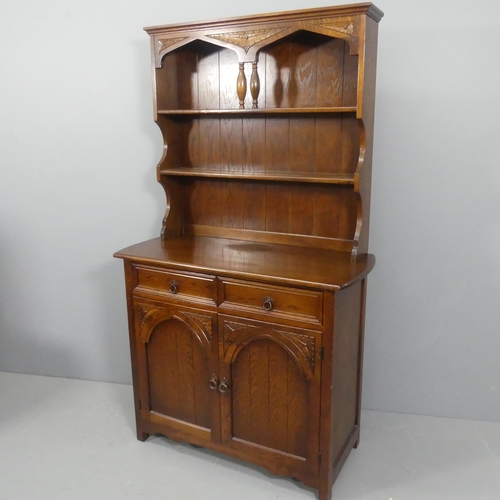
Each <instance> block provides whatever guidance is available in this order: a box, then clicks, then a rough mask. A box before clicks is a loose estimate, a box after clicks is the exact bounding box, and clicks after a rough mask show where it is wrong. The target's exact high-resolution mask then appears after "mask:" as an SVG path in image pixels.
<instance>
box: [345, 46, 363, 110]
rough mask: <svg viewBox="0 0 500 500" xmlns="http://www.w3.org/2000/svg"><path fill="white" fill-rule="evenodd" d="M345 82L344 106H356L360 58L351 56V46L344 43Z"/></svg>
mask: <svg viewBox="0 0 500 500" xmlns="http://www.w3.org/2000/svg"><path fill="white" fill-rule="evenodd" d="M344 45H345V49H344V82H343V87H344V89H343V92H342V105H343V106H356V102H357V94H358V60H359V56H357V55H356V56H351V55H350V54H349V50H350V49H349V44H348V43H346V42H344Z"/></svg>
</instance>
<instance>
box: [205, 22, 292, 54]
mask: <svg viewBox="0 0 500 500" xmlns="http://www.w3.org/2000/svg"><path fill="white" fill-rule="evenodd" d="M287 30H288V28H269V29H262V30H251V31H235V32H233V33H216V34H212V35H207V36H208V37H210V38H215V39H217V40H220V41H222V42H226V43H230V44H232V45H238V47H241V48H242V49H244V50H245V52H248V51H249V50H250V49H251V48H252V47H253V46H254V45H256V44H257V43H259V42H262V41H263V40H267V39H268V38H271V37H272V36H275V35H277V34H278V33H281V32H283V31H287Z"/></svg>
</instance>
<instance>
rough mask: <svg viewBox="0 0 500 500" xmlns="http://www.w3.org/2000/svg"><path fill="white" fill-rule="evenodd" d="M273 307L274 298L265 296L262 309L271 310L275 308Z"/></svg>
mask: <svg viewBox="0 0 500 500" xmlns="http://www.w3.org/2000/svg"><path fill="white" fill-rule="evenodd" d="M273 307H274V302H273V299H272V298H271V297H264V301H263V302H262V309H264V311H267V312H269V311H272V310H273Z"/></svg>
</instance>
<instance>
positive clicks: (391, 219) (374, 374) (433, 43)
mask: <svg viewBox="0 0 500 500" xmlns="http://www.w3.org/2000/svg"><path fill="white" fill-rule="evenodd" d="M336 3H340V2H334V1H332V2H329V1H322V0H317V2H315V3H314V4H311V3H310V2H306V1H305V0H291V1H287V2H284V1H281V0H267V1H263V0H255V1H253V2H229V1H228V0H223V1H222V0H221V1H219V2H200V1H199V0H185V1H183V2H180V3H179V2H178V3H176V4H175V8H174V6H173V4H172V3H167V2H159V1H156V2H152V1H151V0H149V1H144V0H143V1H141V2H133V1H131V0H122V1H120V2H118V1H117V0H114V1H111V0H85V1H83V0H74V1H71V2H68V1H67V0H51V1H47V2H37V1H35V0H25V1H23V2H18V1H14V0H4V1H3V3H2V16H0V61H2V66H1V82H2V83H1V87H0V88H1V90H2V91H1V92H0V110H1V117H2V119H1V120H0V158H1V163H0V165H1V173H2V178H1V181H0V256H1V259H0V370H3V371H13V372H22V373H31V374H41V375H48V376H60V377H71V378H81V379H90V380H103V381H112V382H130V380H131V376H130V366H129V354H128V339H127V323H126V312H125V297H124V287H123V271H122V265H121V262H120V261H117V260H113V259H112V258H111V255H112V253H113V252H114V251H116V250H119V249H121V248H123V247H125V246H128V245H130V244H132V243H135V242H138V241H142V240H145V239H149V238H152V237H155V236H156V235H157V234H158V231H159V227H160V222H161V217H162V215H163V210H164V203H165V201H164V195H163V191H162V189H161V187H160V186H159V185H158V184H157V183H156V180H155V170H154V169H155V165H156V162H157V161H158V159H159V158H160V155H161V147H162V143H161V138H160V133H159V130H158V129H157V127H156V125H155V124H154V123H153V120H152V104H151V83H150V67H149V40H148V37H147V36H146V34H145V33H144V32H143V31H142V29H141V28H142V27H143V26H148V25H157V24H164V23H175V22H184V21H194V20H201V19H212V18H220V17H227V16H234V15H246V14H253V13H260V12H270V11H280V10H291V9H295V8H308V7H313V6H314V7H316V6H317V7H319V6H323V5H329V4H336ZM344 3H345V2H344ZM377 5H378V7H380V8H381V9H382V10H384V11H385V13H386V17H385V18H384V19H383V20H382V22H381V25H380V38H379V65H378V83H377V110H376V140H375V153H374V176H373V195H372V226H371V251H372V252H373V253H375V255H376V256H377V266H376V268H375V270H374V272H373V273H372V275H371V277H370V279H369V293H368V310H367V322H366V351H365V376H364V400H363V406H364V407H365V408H367V409H374V410H385V411H396V412H411V413H418V414H424V415H438V416H449V417H457V418H469V419H478V420H490V421H500V399H499V394H500V363H499V362H498V354H499V353H500V336H499V335H498V332H499V326H498V325H499V324H500V307H499V306H498V305H497V302H498V299H499V297H500V293H499V292H500V285H499V283H500V279H499V278H500V260H499V259H498V253H499V252H498V250H499V247H500V217H499V215H500V197H499V196H498V193H499V187H500V168H499V164H498V163H499V162H498V158H499V154H498V144H497V142H498V139H497V136H498V131H499V123H498V116H499V115H500V113H499V112H500V99H499V97H498V82H499V76H500V71H499V69H498V67H497V62H498V47H499V46H500V29H499V28H500V4H499V3H498V2H497V1H496V0H489V1H488V0H477V1H476V2H475V3H474V4H473V5H471V4H470V2H465V0H454V1H451V0H441V1H437V0H433V1H431V0H422V1H419V2H415V1H411V2H410V1H402V0H380V1H379V2H377Z"/></svg>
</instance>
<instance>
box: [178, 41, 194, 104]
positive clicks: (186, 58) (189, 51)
mask: <svg viewBox="0 0 500 500" xmlns="http://www.w3.org/2000/svg"><path fill="white" fill-rule="evenodd" d="M174 53H175V54H177V68H176V74H177V85H176V89H177V99H178V102H177V104H178V109H197V108H198V105H199V102H198V72H197V65H198V55H197V53H196V51H195V49H194V48H193V47H192V46H191V45H188V46H186V47H182V48H181V49H178V50H176V51H175V52H174Z"/></svg>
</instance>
